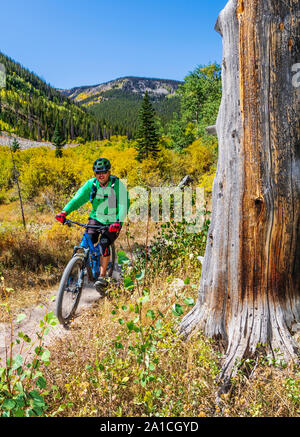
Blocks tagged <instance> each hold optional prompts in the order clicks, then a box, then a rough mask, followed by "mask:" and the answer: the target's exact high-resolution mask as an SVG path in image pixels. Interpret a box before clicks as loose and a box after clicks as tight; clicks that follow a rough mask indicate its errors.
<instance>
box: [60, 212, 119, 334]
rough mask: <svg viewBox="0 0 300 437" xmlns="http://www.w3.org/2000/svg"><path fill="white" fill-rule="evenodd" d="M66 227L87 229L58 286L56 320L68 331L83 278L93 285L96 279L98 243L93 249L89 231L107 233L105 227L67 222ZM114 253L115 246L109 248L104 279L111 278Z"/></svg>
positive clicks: (76, 305) (98, 254)
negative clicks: (91, 229)
mask: <svg viewBox="0 0 300 437" xmlns="http://www.w3.org/2000/svg"><path fill="white" fill-rule="evenodd" d="M64 224H65V225H67V226H73V225H77V226H81V227H83V228H85V229H86V231H85V232H84V234H83V236H82V240H81V243H80V246H75V247H74V250H73V255H72V258H71V259H70V261H69V262H68V264H67V266H66V268H65V270H64V272H63V274H62V277H61V280H60V284H59V289H58V293H57V300H56V316H57V318H58V320H59V322H60V323H61V324H62V325H64V326H65V327H67V325H68V324H69V323H70V321H71V320H72V319H73V318H74V317H75V313H76V310H77V307H78V304H79V301H80V297H81V293H82V290H83V287H84V281H85V278H87V279H88V280H89V281H92V282H94V281H96V279H97V278H98V276H99V269H100V256H101V247H100V243H99V242H98V243H97V245H96V246H94V244H93V243H92V240H91V238H90V236H89V234H88V233H87V229H88V228H93V229H96V230H97V231H99V232H100V233H101V234H102V233H103V232H105V231H106V230H108V226H105V225H87V224H82V223H78V222H74V221H72V220H68V219H67V220H66V221H65V223H64ZM115 258H116V251H115V245H114V243H112V244H111V246H110V261H109V263H108V267H107V273H106V275H107V277H112V274H113V270H114V265H115Z"/></svg>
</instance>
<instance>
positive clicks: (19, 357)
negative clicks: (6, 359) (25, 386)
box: [12, 354, 23, 370]
mask: <svg viewBox="0 0 300 437" xmlns="http://www.w3.org/2000/svg"><path fill="white" fill-rule="evenodd" d="M13 363H14V364H13V366H12V370H16V369H18V368H19V367H21V366H22V364H23V357H22V355H20V354H18V355H17V356H16V358H15V359H14V362H13Z"/></svg>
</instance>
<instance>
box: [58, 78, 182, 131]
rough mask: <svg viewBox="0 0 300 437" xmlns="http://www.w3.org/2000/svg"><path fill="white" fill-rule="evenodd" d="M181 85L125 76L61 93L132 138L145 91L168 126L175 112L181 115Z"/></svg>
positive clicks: (162, 124) (160, 118) (106, 123)
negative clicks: (179, 87) (178, 91)
mask: <svg viewBox="0 0 300 437" xmlns="http://www.w3.org/2000/svg"><path fill="white" fill-rule="evenodd" d="M182 83H183V82H180V81H176V80H167V79H152V78H145V77H123V78H118V79H116V80H112V81H109V82H106V83H102V84H99V85H94V86H82V87H76V88H72V89H69V90H60V91H61V93H62V94H63V95H64V96H66V97H69V98H70V99H71V100H72V101H74V102H77V103H79V104H80V105H81V106H83V107H85V108H87V109H88V110H89V111H90V112H91V113H92V114H94V115H95V116H96V117H97V119H99V120H100V121H101V124H103V125H109V126H113V131H114V133H116V134H121V135H128V137H129V138H130V137H132V136H134V135H135V134H136V131H137V128H138V114H139V109H140V107H141V104H142V99H143V96H144V94H145V92H146V91H147V92H148V95H149V97H150V99H151V101H152V103H153V107H154V109H155V111H156V114H157V116H158V119H159V120H160V122H161V126H165V125H166V123H168V122H169V121H170V120H171V119H172V118H173V114H174V112H179V106H180V99H179V97H178V95H177V94H176V91H177V89H178V86H179V85H180V84H182Z"/></svg>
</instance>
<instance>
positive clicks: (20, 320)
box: [16, 313, 27, 323]
mask: <svg viewBox="0 0 300 437" xmlns="http://www.w3.org/2000/svg"><path fill="white" fill-rule="evenodd" d="M26 317H27V316H26V314H24V313H22V314H18V315H17V318H16V323H21V322H22V321H23V320H24V319H26Z"/></svg>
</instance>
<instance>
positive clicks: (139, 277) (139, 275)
mask: <svg viewBox="0 0 300 437" xmlns="http://www.w3.org/2000/svg"><path fill="white" fill-rule="evenodd" d="M144 276H145V270H142V271H141V273H139V274H137V275H136V279H137V281H141V280H142V279H143V278H144Z"/></svg>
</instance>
